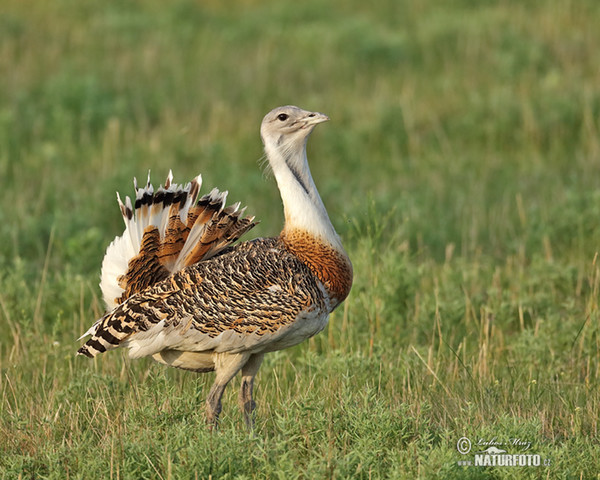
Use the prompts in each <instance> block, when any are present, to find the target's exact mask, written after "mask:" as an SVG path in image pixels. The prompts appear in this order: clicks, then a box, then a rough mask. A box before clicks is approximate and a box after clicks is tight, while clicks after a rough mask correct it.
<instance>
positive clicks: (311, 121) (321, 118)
mask: <svg viewBox="0 0 600 480" xmlns="http://www.w3.org/2000/svg"><path fill="white" fill-rule="evenodd" d="M303 120H304V126H303V127H302V128H308V127H312V126H314V125H317V124H319V123H323V122H327V121H329V117H328V116H327V115H325V114H324V113H319V112H308V113H307V114H306V115H305V116H304V118H303Z"/></svg>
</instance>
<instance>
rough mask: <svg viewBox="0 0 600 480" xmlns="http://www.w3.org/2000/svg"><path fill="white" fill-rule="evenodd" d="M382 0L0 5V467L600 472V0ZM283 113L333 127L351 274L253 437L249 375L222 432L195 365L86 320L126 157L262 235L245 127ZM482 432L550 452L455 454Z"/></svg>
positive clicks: (284, 374)
mask: <svg viewBox="0 0 600 480" xmlns="http://www.w3.org/2000/svg"><path fill="white" fill-rule="evenodd" d="M371 3H373V4H372V5H369V2H364V1H359V0H344V1H342V0H334V1H332V2H327V3H326V2H321V1H317V0H306V1H303V2H294V3H288V2H279V1H265V2H259V1H256V0H240V1H236V2H233V5H232V4H231V3H230V2H218V1H202V2H193V1H191V0H175V1H173V2H164V1H158V0H140V1H134V0H127V1H120V0H110V1H106V0H103V1H100V0H90V1H86V2H76V1H72V0H56V1H52V2H44V1H42V0H31V1H28V2H24V1H21V0H4V1H3V3H2V6H1V7H0V187H1V188H0V370H1V375H0V477H1V478H22V479H30V478H32V479H42V478H49V479H65V478H81V479H91V478H111V479H139V478H153V479H175V478H213V479H216V478H231V479H233V478H239V479H250V478H256V479H259V478H260V479H262V478H269V479H275V478H280V479H284V478H285V479H290V478H306V479H313V478H315V479H317V478H335V479H343V478H363V479H377V478H398V479H402V478H406V479H414V478H457V479H458V478H490V479H491V478H500V479H505V478H586V479H587V478H599V475H598V472H600V460H598V458H599V456H600V443H599V440H600V436H599V432H598V422H599V416H600V391H599V383H600V329H599V323H598V320H599V311H598V300H599V294H600V292H599V289H600V259H598V258H597V252H598V246H599V244H600V135H599V130H600V68H599V66H600V49H599V48H598V45H600V29H599V28H598V25H599V24H600V3H598V2H596V1H594V0H587V1H586V0H578V1H574V0H573V1H571V0H562V1H558V0H557V1H548V2H534V1H481V2H474V1H468V0H461V1H455V2H445V1H441V0H437V1H433V0H424V1H414V2H408V1H401V0H387V1H386V0H380V1H375V2H371ZM290 103H291V104H297V105H299V106H301V107H303V108H307V109H313V110H319V111H322V112H325V113H327V114H328V115H329V116H330V117H331V119H332V121H331V122H330V123H328V124H326V125H323V126H320V127H318V129H317V130H316V132H315V134H314V135H313V137H312V138H311V141H310V144H309V160H310V161H311V166H312V172H313V176H314V177H315V179H316V183H317V185H318V187H319V189H320V191H321V194H322V196H323V199H324V202H325V204H326V205H327V207H328V210H329V213H330V216H331V218H332V221H333V223H334V224H335V226H336V228H337V229H338V232H339V233H340V235H341V237H342V238H343V240H344V243H345V245H346V246H347V249H348V251H349V254H350V256H351V258H352V261H353V263H354V269H355V283H354V287H353V290H352V292H351V294H350V296H349V298H348V299H347V300H346V302H345V303H344V304H343V305H342V306H341V307H340V308H339V309H338V310H337V311H336V312H335V313H334V314H333V315H332V317H331V320H330V324H329V326H328V328H327V329H326V330H325V331H324V332H322V333H321V334H320V335H319V336H317V337H315V338H313V339H311V340H310V341H308V342H305V343H304V344H302V345H299V346H297V347H295V348H292V349H290V350H286V351H282V352H277V353H274V354H271V355H270V356H267V359H266V360H265V363H264V364H263V367H262V368H261V371H260V373H259V375H258V385H257V390H256V400H257V403H258V409H257V425H256V429H255V431H254V432H253V434H249V433H248V432H246V430H245V428H244V426H243V418H242V415H241V413H240V411H239V410H238V408H237V402H236V396H237V383H238V382H239V380H237V381H236V382H235V384H232V385H231V387H230V388H229V389H228V390H227V392H226V395H225V398H224V410H223V415H222V424H221V429H220V431H219V432H218V433H217V434H212V435H211V434H210V433H209V432H208V431H207V430H206V428H205V426H204V399H205V395H206V394H207V392H208V388H210V384H211V383H212V380H213V378H212V375H211V374H207V375H204V376H196V375H194V374H192V373H187V372H181V371H176V370H173V369H166V368H164V367H162V366H161V365H158V364H155V363H153V362H151V361H149V360H139V361H135V362H133V361H132V362H130V361H129V360H128V359H127V358H126V355H125V352H121V351H116V352H110V353H108V354H106V355H103V356H101V357H100V358H98V359H96V360H94V361H90V360H88V359H85V358H81V357H75V351H76V350H77V348H78V346H79V344H80V342H77V341H76V338H77V337H79V336H80V335H81V334H82V333H83V332H84V331H85V330H86V329H87V327H88V326H89V325H90V324H91V322H92V321H93V320H94V319H96V318H97V317H98V316H100V315H101V314H102V303H101V299H100V290H99V287H98V285H97V284H98V279H99V271H100V263H101V260H102V256H103V253H104V249H105V248H106V246H107V245H108V243H109V242H110V241H111V240H112V238H113V237H114V236H115V235H117V234H120V233H121V231H122V221H121V219H120V216H119V212H118V208H117V204H116V201H115V195H114V192H115V190H118V191H119V192H121V194H131V191H132V186H131V178H132V177H133V176H137V177H138V178H145V176H146V172H147V171H148V169H151V170H152V173H153V176H154V177H153V178H154V180H155V181H156V182H160V181H163V180H164V177H165V176H166V174H167V172H168V170H169V169H173V172H174V175H175V179H176V181H184V180H188V179H190V178H192V177H193V176H195V175H196V174H198V173H202V174H203V177H204V182H205V187H204V189H203V190H204V191H207V190H208V189H209V188H212V187H213V186H217V187H219V188H222V189H228V190H229V192H230V196H229V198H230V199H231V200H232V201H237V200H241V201H242V202H243V203H245V204H247V205H248V211H249V212H251V213H253V214H256V215H257V216H258V217H259V218H260V219H261V224H260V225H259V226H258V227H257V228H256V229H255V230H253V231H252V234H253V235H258V236H265V235H276V234H277V233H278V232H279V229H280V228H281V224H282V211H281V207H280V200H279V195H278V191H277V188H276V186H275V184H274V181H273V179H272V178H265V176H264V175H263V173H262V172H261V170H260V168H259V165H258V160H259V158H260V157H261V155H262V151H261V143H260V139H259V136H258V128H259V125H260V121H261V119H262V116H263V115H264V114H265V113H266V112H267V111H269V110H270V109H271V108H273V107H275V106H278V105H282V104H290ZM462 437H467V438H469V439H470V440H471V442H472V444H473V445H472V450H471V452H469V453H468V454H466V455H462V454H461V453H459V451H458V449H457V443H458V442H459V439H461V438H462ZM514 439H518V440H520V441H521V442H524V443H526V442H529V443H530V448H529V449H528V450H525V447H524V446H523V445H512V444H509V442H512V441H513V440H514ZM480 440H481V441H487V442H493V441H495V442H497V443H498V445H500V447H499V448H501V449H504V450H506V451H507V452H508V453H509V454H519V453H527V454H535V455H539V456H540V458H541V461H542V465H540V466H530V467H476V466H462V465H461V464H459V462H463V461H474V458H475V457H474V454H475V452H479V451H482V450H484V449H485V448H487V445H477V444H478V442H479V441H480ZM544 463H546V465H544Z"/></svg>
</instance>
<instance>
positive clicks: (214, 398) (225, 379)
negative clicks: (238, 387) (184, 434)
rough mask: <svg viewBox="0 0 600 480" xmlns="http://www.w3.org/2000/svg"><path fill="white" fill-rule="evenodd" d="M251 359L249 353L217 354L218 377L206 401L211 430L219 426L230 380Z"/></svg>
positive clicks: (207, 419) (216, 369)
mask: <svg viewBox="0 0 600 480" xmlns="http://www.w3.org/2000/svg"><path fill="white" fill-rule="evenodd" d="M249 357H250V354H249V353H235V354H227V353H217V354H215V371H216V373H217V376H216V378H215V383H213V386H212V388H211V389H210V392H209V393H208V398H207V399H206V423H207V424H208V425H209V427H210V428H211V430H212V428H213V427H216V426H218V421H219V413H221V397H222V396H223V392H224V391H225V387H227V384H228V383H229V382H230V380H231V379H232V378H233V377H234V376H235V374H236V373H237V372H239V371H240V369H241V368H242V367H243V366H244V365H245V363H246V362H247V361H248V358H249Z"/></svg>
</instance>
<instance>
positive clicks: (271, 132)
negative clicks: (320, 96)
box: [260, 105, 329, 151]
mask: <svg viewBox="0 0 600 480" xmlns="http://www.w3.org/2000/svg"><path fill="white" fill-rule="evenodd" d="M327 120H329V117H328V116H327V115H324V114H322V113H319V112H309V111H307V110H302V109H301V108H298V107H294V106H292V105H288V106H285V107H277V108H275V109H274V110H271V111H270V112H269V113H267V114H266V115H265V118H263V121H262V124H261V126H260V136H261V138H262V141H263V143H264V145H265V149H266V150H271V149H273V150H282V151H283V150H291V149H294V148H299V147H302V146H303V145H304V144H305V143H306V139H307V138H308V136H309V135H310V133H311V132H312V130H313V128H315V125H317V124H319V123H322V122H326V121H327Z"/></svg>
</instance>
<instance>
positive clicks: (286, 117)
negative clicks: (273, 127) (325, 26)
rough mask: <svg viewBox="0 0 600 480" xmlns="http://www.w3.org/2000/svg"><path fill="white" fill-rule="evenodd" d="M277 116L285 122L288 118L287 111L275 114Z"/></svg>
mask: <svg viewBox="0 0 600 480" xmlns="http://www.w3.org/2000/svg"><path fill="white" fill-rule="evenodd" d="M277 118H278V119H279V120H281V121H282V122H285V121H286V120H287V119H288V118H289V115H288V114H287V113H280V114H279V115H277Z"/></svg>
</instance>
